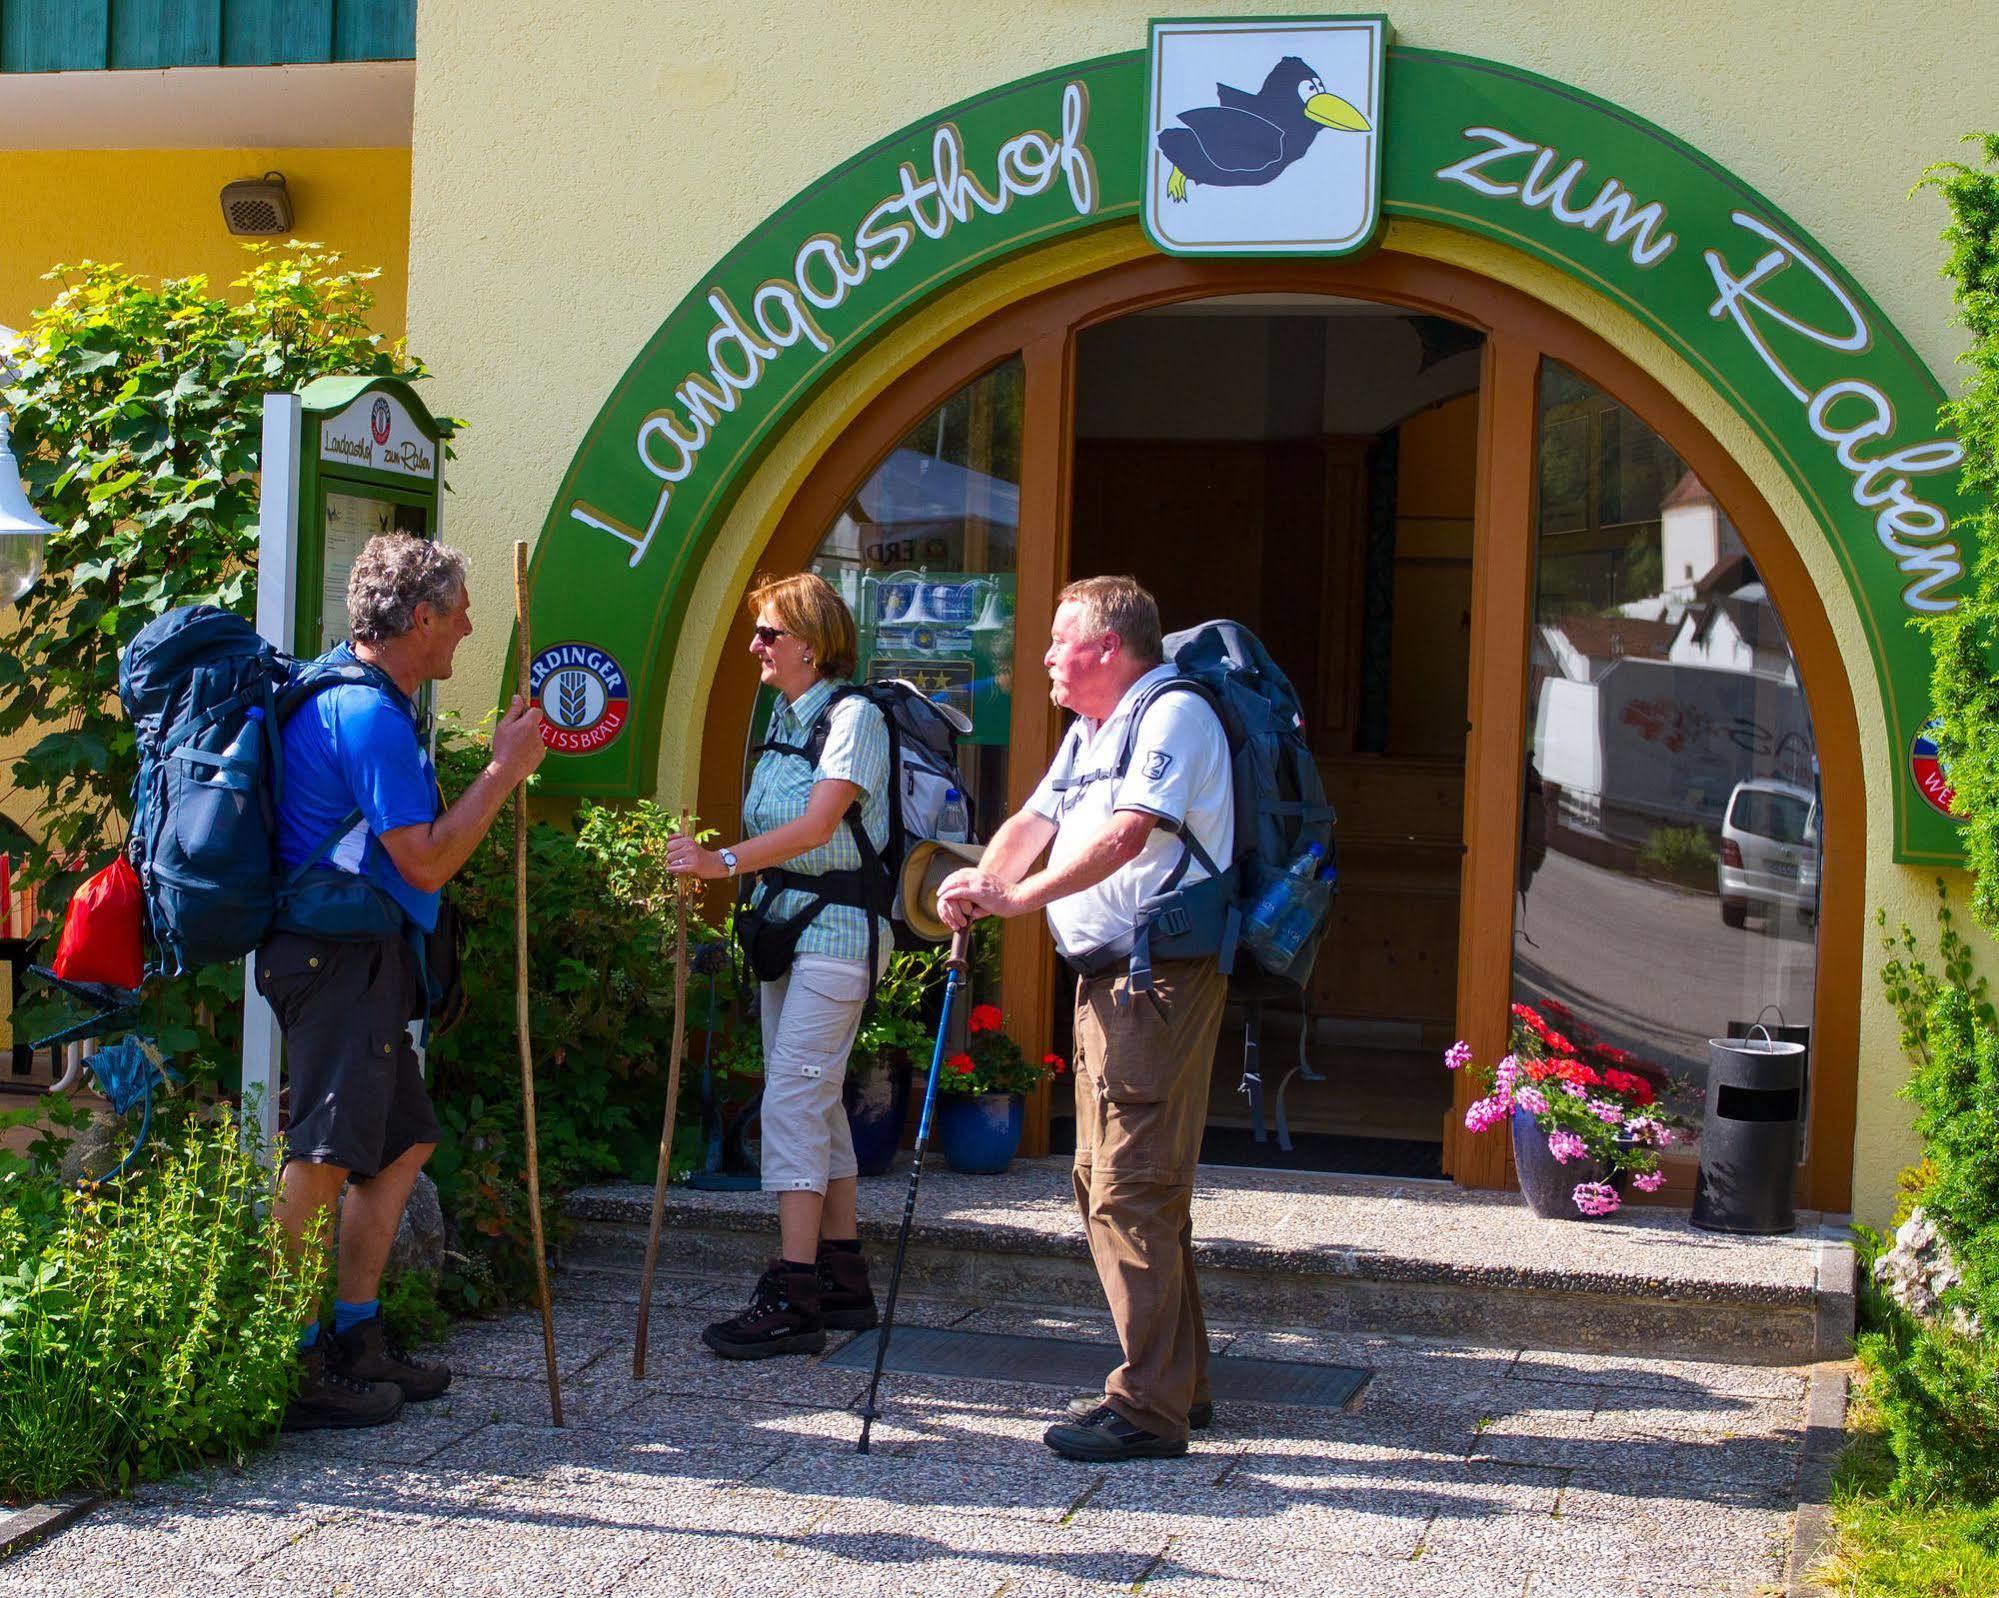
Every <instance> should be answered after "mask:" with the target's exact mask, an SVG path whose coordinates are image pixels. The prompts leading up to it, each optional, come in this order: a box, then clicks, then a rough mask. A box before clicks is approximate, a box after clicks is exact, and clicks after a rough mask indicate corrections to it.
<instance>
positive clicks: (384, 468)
mask: <svg viewBox="0 0 1999 1598" xmlns="http://www.w3.org/2000/svg"><path fill="white" fill-rule="evenodd" d="M442 453H443V452H442V451H441V450H439V449H438V447H437V444H436V442H435V441H434V440H433V438H432V437H431V436H430V434H429V433H427V432H426V431H425V430H424V429H423V428H422V427H419V426H418V425H417V423H416V420H415V418H413V417H412V416H411V415H410V413H409V410H408V408H407V407H406V406H404V404H403V403H402V401H401V400H399V399H397V398H396V396H395V395H393V394H384V393H383V392H382V391H381V390H380V389H370V390H367V391H365V392H363V393H362V394H360V395H359V396H358V397H357V398H356V399H355V400H354V402H353V403H352V404H350V405H348V406H347V407H346V408H345V409H344V410H341V411H338V412H336V413H335V414H333V415H331V416H328V417H326V418H324V419H323V420H322V421H321V422H320V424H319V458H320V460H321V461H323V462H326V463H328V464H330V465H333V466H349V467H352V466H361V467H366V468H367V469H368V470H370V471H376V472H387V473H389V474H390V475H391V476H393V477H412V478H416V479H418V480H419V481H422V482H426V483H428V482H434V481H435V480H436V478H437V458H438V456H439V455H440V454H442Z"/></svg>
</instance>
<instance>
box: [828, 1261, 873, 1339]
mask: <svg viewBox="0 0 1999 1598" xmlns="http://www.w3.org/2000/svg"><path fill="white" fill-rule="evenodd" d="M819 1321H820V1324H821V1325H823V1326H824V1327H825V1328H826V1330H827V1331H829V1332H865V1331H866V1330H867V1329H868V1328H869V1327H870V1326H878V1325H880V1324H881V1316H880V1315H879V1314H878V1313H877V1312H876V1310H875V1295H874V1289H873V1288H871V1287H869V1286H868V1262H867V1257H866V1256H865V1255H863V1254H862V1253H861V1251H860V1250H859V1249H857V1248H829V1247H828V1246H827V1245H826V1244H824V1243H821V1244H820V1245H819Z"/></svg>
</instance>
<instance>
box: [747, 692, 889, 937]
mask: <svg viewBox="0 0 1999 1598" xmlns="http://www.w3.org/2000/svg"><path fill="white" fill-rule="evenodd" d="M834 686H835V685H834V684H833V683H831V682H829V681H825V680H821V681H819V682H816V683H814V684H813V685H812V687H811V688H810V689H808V690H807V691H806V692H805V693H803V694H801V695H800V696H799V700H798V703H797V704H796V705H792V704H788V703H786V701H785V700H783V699H781V698H780V699H779V700H778V702H777V704H776V706H775V707H774V708H773V709H772V711H771V718H770V725H769V726H768V727H767V728H766V729H765V732H764V741H765V742H767V743H780V744H795V745H803V744H804V742H805V739H806V736H807V735H808V734H809V733H810V732H811V731H812V726H813V723H814V722H816V721H817V720H818V719H819V717H820V716H821V715H822V714H824V712H825V710H826V706H827V703H828V702H829V701H830V700H831V699H832V697H833V689H834ZM888 754H889V751H888V723H887V722H886V721H885V720H884V719H883V718H882V713H881V712H880V711H879V710H878V709H876V708H875V706H874V705H872V704H871V703H869V702H868V701H867V700H865V699H863V698H861V697H860V696H859V695H850V696H849V697H847V698H845V699H843V700H841V701H840V703H839V704H837V705H835V706H834V707H833V715H832V719H831V721H830V722H829V724H828V726H827V729H826V747H825V750H824V751H823V752H822V753H821V755H820V757H819V764H818V765H817V766H812V765H809V764H807V763H806V761H804V760H803V759H801V758H800V757H799V756H797V755H786V754H780V753H778V752H777V751H776V750H774V749H768V750H765V751H764V753H763V754H762V755H760V756H759V757H758V759H757V764H756V770H755V771H754V772H752V773H751V775H750V791H749V795H748V797H747V798H745V799H744V801H743V828H744V831H745V833H746V835H748V836H750V837H756V836H758V835H759V834H761V833H766V832H770V831H773V830H774V829H776V828H778V827H782V826H784V825H785V824H786V823H787V822H792V821H796V820H797V819H798V818H799V817H800V816H802V815H804V814H805V806H806V804H807V802H808V801H809V800H810V799H811V797H812V785H813V784H814V783H816V782H823V781H826V780H827V779H829V778H837V779H839V780H840V781H843V782H851V783H852V784H853V785H854V786H855V787H857V788H859V789H860V790H861V791H862V792H863V794H864V795H865V796H866V797H865V798H863V799H862V801H861V826H862V828H863V829H864V830H865V831H866V832H867V835H868V841H869V842H870V843H872V844H873V845H874V846H875V848H877V849H881V848H884V847H886V846H887V843H888V781H889V771H888ZM860 863H861V851H860V848H859V846H858V845H857V844H856V843H855V842H854V835H853V833H852V831H851V830H850V829H849V828H848V826H847V823H846V822H845V821H844V820H842V821H841V823H840V825H839V826H838V827H837V828H836V829H835V830H834V833H833V836H832V838H831V839H830V840H829V841H828V842H826V843H824V844H822V845H820V847H818V848H817V849H808V850H806V851H805V853H804V854H801V855H796V856H794V857H793V858H792V859H790V860H787V861H785V862H784V863H783V865H784V869H785V870H787V871H797V872H801V873H803V874H805V875H808V876H812V875H817V874H819V873H821V872H825V871H851V870H853V869H854V868H855V867H856V866H858V865H860ZM765 893H766V890H761V889H760V890H758V893H757V896H756V902H758V903H759V904H760V903H762V902H763V899H764V897H765ZM811 902H812V897H811V895H810V894H807V893H803V892H800V891H798V890H796V889H790V890H787V891H786V892H783V893H780V894H778V895H777V898H776V902H775V903H774V904H773V905H772V906H771V909H772V913H773V914H774V915H776V916H777V917H778V918H779V919H783V918H785V917H788V916H792V915H796V914H797V913H798V912H799V911H801V910H803V909H804V908H805V907H806V906H807V905H808V904H810V903H811ZM877 919H878V922H879V927H878V930H879V933H880V937H881V948H882V950H884V951H886V950H887V949H889V948H890V947H891V934H890V929H889V924H888V922H887V920H886V919H884V918H877ZM798 949H799V952H800V953H801V954H825V955H831V956H833V957H834V958H835V959H840V960H866V959H867V957H868V917H867V912H866V911H865V910H862V909H861V908H860V907H859V906H857V905H848V904H829V905H827V906H826V908H825V909H823V910H821V911H820V912H819V914H818V916H817V917H815V918H814V920H813V922H812V924H811V925H810V926H809V927H807V928H806V929H805V931H804V933H803V935H802V936H801V937H800V938H799V940H798Z"/></svg>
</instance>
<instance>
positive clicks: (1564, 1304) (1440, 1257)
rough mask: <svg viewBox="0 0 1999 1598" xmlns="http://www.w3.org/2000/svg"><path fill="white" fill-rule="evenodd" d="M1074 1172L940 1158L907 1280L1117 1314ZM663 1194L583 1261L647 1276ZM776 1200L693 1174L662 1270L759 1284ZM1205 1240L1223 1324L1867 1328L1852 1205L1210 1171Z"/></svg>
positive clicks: (1772, 1339) (592, 1201)
mask: <svg viewBox="0 0 1999 1598" xmlns="http://www.w3.org/2000/svg"><path fill="white" fill-rule="evenodd" d="M1069 1180H1070V1179H1069V1167H1068V1163H1067V1162H1066V1161H1061V1160H1016V1161H1015V1162H1014V1164H1013V1166H1012V1167H1010V1168H1009V1169H1008V1171H1007V1172H1005V1173H1004V1174H1002V1175H1000V1176H961V1175H959V1174H957V1173H955V1172H951V1171H948V1170H945V1169H942V1168H941V1167H934V1166H932V1167H926V1169H925V1171H924V1177H923V1187H922V1192H921V1196H920V1199H919V1202H918V1206H917V1215H916V1221H915V1225H914V1228H913V1230H912V1233H911V1243H910V1252H909V1259H908V1262H907V1264H906V1266H905V1272H904V1290H905V1291H907V1292H910V1293H917V1294H925V1295H934V1296H938V1297H947V1298H963V1299H968V1300H970V1301H972V1302H975V1303H985V1304H1005V1305H1013V1306H1019V1307H1022V1308H1034V1309H1049V1310H1064V1311H1067V1310H1083V1311H1086V1312H1096V1311H1098V1310H1100V1309H1101V1306H1102V1295H1101V1291H1100V1289H1099V1287H1098V1285H1097V1279H1096V1273H1095V1271H1094V1269H1093V1268H1092V1267H1091V1264H1090V1260H1089V1256H1088V1252H1087V1250H1086V1248H1085V1246H1084V1242H1083V1237H1082V1231H1081V1227H1080V1225H1079V1223H1078V1221H1077V1219H1076V1214H1075V1209H1074V1202H1073V1199H1072V1198H1071V1196H1070V1186H1069ZM907 1188H908V1175H907V1163H906V1160H904V1161H903V1162H901V1168H900V1169H899V1170H897V1171H896V1172H894V1173H892V1174H891V1175H889V1176H884V1177H876V1178H864V1179H863V1180H862V1182H861V1193H860V1210H861V1235H862V1237H863V1239H864V1240H865V1241H867V1242H868V1244H869V1245H870V1249H871V1252H874V1253H875V1254H877V1255H881V1254H884V1253H886V1251H887V1250H888V1248H890V1247H892V1246H893V1244H894V1240H895V1235H896V1228H897V1225H898V1224H899V1222H900V1220H901V1216H902V1203H903V1196H904V1194H905V1193H906V1191H907ZM650 1205H651V1191H650V1189H648V1188H645V1187H641V1186H638V1185H635V1184H634V1185H618V1186H606V1187H595V1188H585V1189H580V1190H578V1191H577V1192H575V1193H572V1194H571V1195H570V1197H569V1199H568V1201H567V1205H566V1209H567V1213H568V1216H569V1218H570V1220H571V1222H572V1223H573V1228H572V1234H571V1237H570V1239H569V1241H568V1243H567V1245H566V1247H565V1250H564V1256H563V1263H564V1265H565V1267H566V1268H569V1269H573V1270H589V1271H610V1272H617V1273H624V1272H631V1273H636V1272H637V1270H638V1268H639V1262H640V1259H641V1257H642V1254H643V1250H644V1246H645V1227H646V1220H647V1216H648V1213H649V1209H650ZM774 1211H775V1206H774V1204H773V1202H772V1201H771V1200H770V1199H769V1198H768V1197H766V1196H765V1195H762V1194H759V1193H706V1192H698V1191H695V1190H693V1189H690V1188H684V1187H676V1188H674V1189H672V1190H671V1191H670V1192H669V1194H668V1195H667V1207H666V1225H665V1228H664V1232H663V1235H662V1243H661V1263H662V1265H663V1267H664V1268H666V1269H668V1270H671V1271H678V1272H683V1273H687V1272H692V1273H696V1274H700V1275H703V1276H713V1277H715V1278H716V1279H718V1280H730V1281H737V1280H741V1279H742V1277H743V1276H744V1274H745V1273H749V1272H754V1271H755V1270H756V1269H758V1268H760V1267H761V1266H762V1264H763V1263H764V1262H765V1261H767V1260H768V1259H769V1257H770V1255H771V1253H772V1252H773V1249H774V1244H775V1234H776V1217H775V1213H774ZM1194 1239H1195V1245H1194V1246H1195V1253H1196V1256H1197V1258H1198V1260H1199V1263H1200V1270H1201V1294H1202V1303H1203V1306H1204V1308H1205V1309H1206V1312H1207V1314H1208V1316H1209V1318H1210V1319H1212V1320H1215V1321H1230V1322H1236V1323H1240V1324H1244V1325H1251V1326H1264V1327H1273V1328H1274V1327H1293V1326H1298V1327H1311V1328H1315V1329H1318V1330H1322V1331H1362V1332H1391V1333H1404V1334H1411V1335H1416V1336H1423V1337H1436V1338H1449V1339H1460V1340H1465V1341H1472V1342H1478V1343H1481V1344H1486V1345H1502V1344H1506V1345H1513V1346H1520V1347H1529V1348H1546V1349H1568V1350H1578V1351H1584V1352H1591V1353H1615V1354H1649V1355H1652V1356H1654V1357H1658V1358H1675V1359H1692V1360H1709V1361H1714V1362H1717V1363H1747V1364H1771V1365H1787V1364H1801V1363H1810V1362H1815V1361H1820V1360H1830V1359H1841V1358H1844V1357H1845V1356H1846V1354H1847V1351H1848V1343H1847V1340H1848V1337H1849V1336H1850V1334H1851V1331H1852V1328H1853V1254H1852V1247H1851V1244H1850V1242H1849V1241H1848V1237H1847V1232H1846V1227H1845V1225H1844V1219H1843V1218H1841V1217H1830V1218H1828V1217H1823V1216H1820V1215H1818V1214H1815V1213H1809V1214H1800V1216H1799V1221H1798V1230H1797V1231H1796V1232H1794V1233H1791V1234H1789V1235H1787V1236H1783V1237H1736V1236H1725V1235H1721V1234H1717V1233H1712V1232H1702V1231H1697V1230H1695V1229H1694V1228H1693V1227H1692V1226H1690V1225H1689V1224H1688V1222H1687V1220H1686V1218H1685V1216H1684V1215H1680V1214H1677V1213H1674V1212H1670V1211H1664V1210H1652V1209H1646V1210H1638V1209H1633V1210H1627V1211H1625V1212H1623V1213H1621V1214H1619V1215H1617V1216H1614V1217H1610V1218H1608V1219H1606V1220H1597V1221H1584V1220H1575V1221H1567V1220H1561V1221H1544V1220H1541V1219H1539V1218H1537V1217H1536V1216H1534V1215H1533V1213H1532V1212H1531V1211H1529V1210H1528V1209H1527V1207H1526V1205H1525V1204H1524V1202H1523V1201H1521V1199H1520V1198H1519V1197H1518V1196H1517V1195H1515V1194H1503V1193H1487V1192H1471V1191H1467V1190H1463V1189H1459V1188H1453V1187H1440V1186H1439V1185H1437V1184H1435V1183H1424V1182H1393V1181H1387V1180H1383V1179H1379V1178H1359V1179H1356V1178H1347V1177H1338V1176H1326V1175H1321V1174H1318V1173H1296V1172H1270V1171H1243V1170H1239V1169H1214V1170H1210V1169H1207V1168H1204V1169H1203V1170H1202V1172H1201V1174H1200V1178H1199V1180H1198V1182H1197V1185H1196V1189H1195V1205H1194ZM884 1264H885V1262H884ZM880 1274H885V1272H884V1273H880Z"/></svg>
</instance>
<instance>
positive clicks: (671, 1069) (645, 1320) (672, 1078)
mask: <svg viewBox="0 0 1999 1598" xmlns="http://www.w3.org/2000/svg"><path fill="white" fill-rule="evenodd" d="M680 835H681V836H682V837H683V838H688V837H692V836H693V822H692V820H691V818H690V817H689V816H688V814H687V812H686V811H685V810H683V811H681V812H680ZM691 892H693V884H692V883H689V882H676V883H674V885H673V1049H672V1052H671V1053H670V1054H669V1055H668V1056H667V1065H666V1116H665V1119H664V1121H663V1123H662V1124H661V1126H660V1129H659V1171H658V1174H657V1175H655V1176H654V1177H653V1182H652V1224H651V1226H650V1227H649V1228H648V1229H647V1232H646V1260H645V1268H644V1269H643V1270H642V1271H640V1272H639V1329H638V1335H637V1337H636V1338H635V1339H634V1340H633V1342H632V1380H633V1381H638V1380H639V1379H640V1378H642V1377H643V1376H644V1375H645V1373H646V1332H647V1330H648V1329H649V1328H650V1327H651V1325H652V1275H653V1272H654V1271H655V1270H656V1269H657V1268H658V1266H659V1227H660V1222H661V1221H662V1220H663V1219H664V1218H665V1216H666V1184H667V1182H668V1181H669V1180H671V1178H672V1176H673V1117H674V1112H675V1110H677V1109H678V1108H679V1105H680V1060H681V1056H682V1055H683V1054H684V1053H685V1052H686V1048H687V896H688V894H690V893H691Z"/></svg>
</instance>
